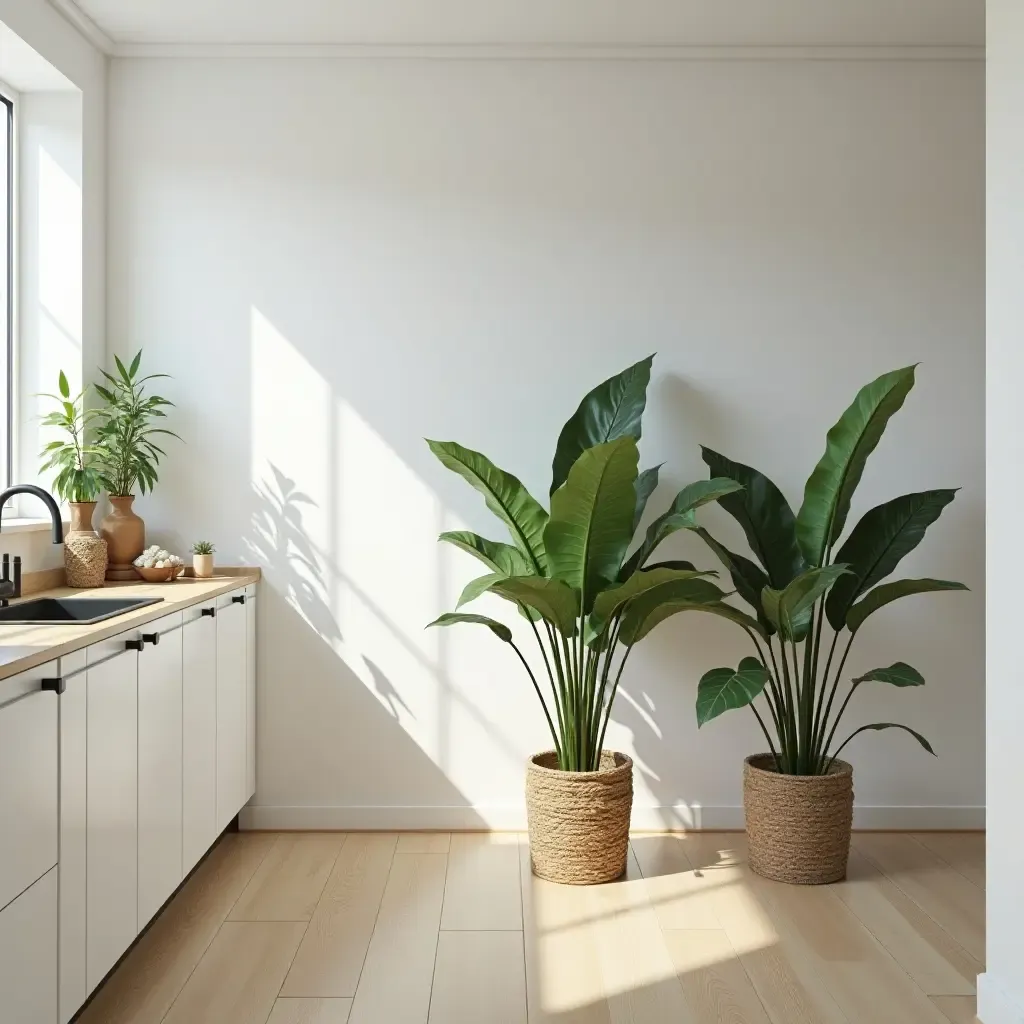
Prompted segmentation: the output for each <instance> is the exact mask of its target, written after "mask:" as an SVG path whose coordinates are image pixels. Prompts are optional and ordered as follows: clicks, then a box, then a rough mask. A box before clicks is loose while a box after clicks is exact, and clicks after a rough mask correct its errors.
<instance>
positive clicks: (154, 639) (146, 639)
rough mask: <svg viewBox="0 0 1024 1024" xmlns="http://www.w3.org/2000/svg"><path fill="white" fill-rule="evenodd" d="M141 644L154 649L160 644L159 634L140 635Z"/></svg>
mask: <svg viewBox="0 0 1024 1024" xmlns="http://www.w3.org/2000/svg"><path fill="white" fill-rule="evenodd" d="M142 642H143V643H144V644H152V645H153V646H154V647H156V645H157V644H158V643H160V634H159V633H143V634H142Z"/></svg>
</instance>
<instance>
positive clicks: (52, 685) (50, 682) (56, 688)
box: [41, 676, 67, 694]
mask: <svg viewBox="0 0 1024 1024" xmlns="http://www.w3.org/2000/svg"><path fill="white" fill-rule="evenodd" d="M41 689H43V690H52V691H53V692H54V693H57V694H60V693H63V692H64V691H65V690H66V689H67V684H66V683H65V682H64V677H63V676H60V677H58V678H56V679H44V680H43V682H42V687H41Z"/></svg>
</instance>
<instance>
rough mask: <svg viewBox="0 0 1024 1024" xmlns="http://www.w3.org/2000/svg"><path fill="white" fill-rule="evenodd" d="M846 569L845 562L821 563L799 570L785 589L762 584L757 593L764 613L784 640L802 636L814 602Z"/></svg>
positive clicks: (799, 638)
mask: <svg viewBox="0 0 1024 1024" xmlns="http://www.w3.org/2000/svg"><path fill="white" fill-rule="evenodd" d="M847 572H849V570H848V569H847V567H846V566H845V565H839V564H838V563H837V564H836V565H825V566H822V567H821V568H820V569H808V570H807V571H806V572H803V573H801V574H800V575H799V576H797V578H796V579H795V580H793V582H792V583H790V584H789V586H787V587H786V588H785V590H781V591H780V590H775V589H773V588H771V587H766V588H765V590H764V591H763V592H762V594H761V604H762V607H763V608H764V612H765V615H767V616H768V619H769V621H770V622H771V624H772V625H773V626H774V627H775V628H776V629H777V630H778V631H779V633H781V634H782V636H784V637H785V638H786V639H787V640H797V641H799V640H803V638H804V637H805V636H806V635H807V627H808V626H809V625H810V622H811V609H812V608H813V607H814V604H815V602H816V601H818V600H819V599H820V598H821V596H822V595H823V594H824V593H825V592H826V591H827V590H828V589H829V587H831V586H833V585H834V584H835V582H836V580H837V579H839V577H841V576H842V575H844V574H845V573H847Z"/></svg>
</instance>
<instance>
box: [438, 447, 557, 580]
mask: <svg viewBox="0 0 1024 1024" xmlns="http://www.w3.org/2000/svg"><path fill="white" fill-rule="evenodd" d="M427 444H428V445H429V446H430V450H431V451H432V452H433V453H434V454H435V455H436V456H437V457H438V459H439V460H440V461H441V464H442V465H443V466H445V467H447V468H448V469H450V470H451V471H452V472H453V473H458V474H459V476H461V477H462V479H463V480H465V481H466V482H467V483H469V484H471V485H472V486H473V487H475V488H476V489H477V490H478V491H479V492H480V493H481V494H482V495H483V496H484V501H485V502H486V503H487V507H488V508H489V509H490V510H491V511H492V512H493V513H494V514H495V515H496V516H497V517H498V518H499V519H500V520H501V521H502V522H503V523H504V524H505V525H506V526H507V527H508V530H509V533H510V534H511V535H512V540H513V541H515V545H516V547H517V548H519V550H520V551H522V553H523V554H524V555H525V556H526V557H527V559H528V560H529V562H530V564H531V566H532V567H533V571H534V572H536V573H538V574H543V573H544V572H546V571H547V565H548V562H547V556H546V555H545V552H544V527H545V525H546V524H547V521H548V514H547V512H545V511H544V509H543V508H541V506H540V504H539V503H538V502H537V500H536V499H535V498H533V497H532V496H531V495H530V492H529V491H528V490H527V489H526V488H525V487H524V486H523V485H522V483H521V482H520V481H519V480H518V479H517V478H516V477H514V476H512V474H511V473H506V472H505V471H504V470H503V469H499V468H498V467H497V466H495V465H494V463H493V462H491V460H490V459H488V458H487V456H486V455H481V454H480V452H474V451H472V450H470V449H469V448H463V447H462V445H460V444H457V443H456V442H455V441H430V440H428V441H427Z"/></svg>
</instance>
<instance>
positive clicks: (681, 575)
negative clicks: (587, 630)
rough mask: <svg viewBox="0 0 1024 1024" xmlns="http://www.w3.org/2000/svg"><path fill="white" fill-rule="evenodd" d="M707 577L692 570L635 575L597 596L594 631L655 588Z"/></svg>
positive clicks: (649, 571) (660, 570) (594, 611)
mask: <svg viewBox="0 0 1024 1024" xmlns="http://www.w3.org/2000/svg"><path fill="white" fill-rule="evenodd" d="M707 575H708V574H707V573H705V572H700V571H698V570H696V569H692V568H689V569H669V568H661V569H654V568H652V569H648V570H647V571H645V572H637V573H634V574H633V575H632V576H630V577H629V579H628V580H626V582H625V583H620V584H619V585H618V586H617V587H612V588H610V589H609V590H604V591H602V592H601V593H600V594H598V595H597V598H596V600H595V601H594V610H593V614H592V615H591V619H592V620H593V622H594V629H595V631H596V632H600V630H601V629H602V628H603V624H604V623H607V622H608V621H610V620H611V619H612V618H613V616H614V615H615V613H616V612H617V611H618V610H619V609H620V608H621V607H622V606H623V605H624V604H626V603H627V602H629V601H632V600H634V599H635V598H638V597H640V596H641V595H642V594H645V593H647V592H648V591H650V590H653V589H654V588H655V587H660V586H663V585H664V584H666V583H676V582H680V581H686V580H694V579H700V578H701V577H703V576H707ZM716 589H717V588H716ZM696 593H697V594H700V593H709V592H708V591H705V590H703V589H698V590H697V591H696ZM719 593H720V591H719Z"/></svg>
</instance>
